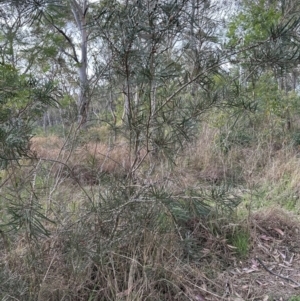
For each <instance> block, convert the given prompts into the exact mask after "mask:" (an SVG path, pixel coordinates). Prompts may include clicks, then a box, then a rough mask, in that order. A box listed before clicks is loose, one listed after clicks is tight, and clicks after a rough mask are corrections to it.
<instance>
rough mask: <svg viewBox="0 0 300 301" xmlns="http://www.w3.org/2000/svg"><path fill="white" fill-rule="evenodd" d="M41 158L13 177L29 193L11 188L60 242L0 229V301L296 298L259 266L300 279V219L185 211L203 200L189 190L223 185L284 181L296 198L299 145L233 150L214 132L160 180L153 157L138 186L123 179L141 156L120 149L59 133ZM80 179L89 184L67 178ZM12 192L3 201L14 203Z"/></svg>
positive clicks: (43, 141)
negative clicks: (70, 141)
mask: <svg viewBox="0 0 300 301" xmlns="http://www.w3.org/2000/svg"><path fill="white" fill-rule="evenodd" d="M32 150H33V151H34V152H35V153H36V156H37V158H43V159H45V160H44V161H42V163H41V162H39V163H37V165H36V168H35V169H32V171H31V172H30V173H28V175H27V176H26V171H25V170H24V172H23V173H21V172H19V171H18V172H17V171H15V177H14V178H13V177H11V179H12V181H19V180H18V179H21V178H22V179H24V181H23V182H20V181H19V182H18V183H22V185H23V186H24V191H26V193H24V192H23V191H22V192H20V193H19V192H18V191H21V189H20V186H14V187H15V188H17V189H16V191H14V192H13V193H14V195H13V196H14V197H15V196H16V197H17V198H20V200H24V201H26V200H28V196H27V194H28V195H29V196H30V195H34V196H36V198H37V199H38V201H39V202H40V204H41V212H43V213H45V214H46V216H47V218H49V219H51V220H53V221H55V224H52V223H49V222H47V221H43V222H44V223H45V224H46V226H47V228H48V229H49V230H51V236H50V237H42V236H41V237H38V238H37V240H29V239H24V237H26V235H25V233H27V232H26V230H24V228H22V227H21V229H20V230H19V233H20V234H19V235H20V237H23V238H22V239H18V238H19V237H18V236H16V234H14V232H9V233H4V232H3V233H2V234H1V233H0V234H1V237H0V240H1V241H2V242H3V244H1V248H0V268H1V270H2V272H0V278H1V279H0V280H3V279H7V281H6V282H4V286H3V288H4V290H3V291H4V293H2V295H1V293H0V296H1V298H2V299H3V298H4V299H5V298H10V297H11V296H12V297H14V298H19V300H30V299H31V300H39V301H44V300H45V301H46V300H53V301H56V300H57V301H58V300H78V301H79V300H95V301H96V300H126V301H127V300H128V301H129V300H130V301H131V300H166V301H168V300H170V301H171V300H182V301H185V300H189V301H190V300H197V301H199V300H200V301H208V300H211V301H217V300H228V301H229V300H234V301H237V300H253V301H254V300H280V297H282V300H284V301H287V300H288V298H289V297H290V296H292V295H295V291H294V286H295V283H294V282H292V281H289V280H286V279H283V278H280V277H278V276H275V275H274V274H272V273H270V272H269V271H268V270H266V269H265V268H264V267H263V266H262V265H261V264H260V261H261V262H263V263H264V265H265V266H266V267H267V268H268V269H270V271H273V273H275V274H276V275H282V276H284V277H285V278H288V279H292V280H293V281H295V282H300V278H299V275H298V274H299V273H297V270H299V269H300V258H299V256H298V255H299V249H300V247H299V246H298V241H299V238H300V237H299V228H300V223H299V221H298V219H297V218H296V217H295V216H293V215H292V214H290V213H287V212H285V211H283V210H282V209H269V210H268V211H266V210H264V211H258V212H251V211H250V209H251V208H248V209H249V211H248V213H250V214H248V215H247V216H246V218H245V219H243V220H240V219H239V217H238V216H237V215H234V214H233V215H231V216H230V219H228V216H220V215H217V214H210V215H208V216H206V218H205V217H203V215H201V214H200V213H199V212H197V211H196V209H195V207H191V209H190V211H188V210H187V209H186V208H187V207H188V205H189V202H191V203H192V201H193V200H198V199H197V197H198V196H195V195H193V194H192V193H191V194H190V191H191V190H195V191H196V190H197V189H200V188H201V189H202V188H204V190H207V189H208V190H209V189H210V188H211V187H213V188H215V187H218V185H222V184H223V183H231V184H232V185H235V186H234V187H235V189H237V188H236V187H240V186H242V187H244V188H249V187H254V186H257V185H261V186H263V185H268V184H269V185H270V186H269V187H268V189H271V187H272V186H271V185H276V184H278V183H282V181H283V179H285V181H288V185H286V184H285V186H284V187H285V188H284V189H289V190H292V191H293V192H294V191H297V190H298V189H299V187H298V185H299V167H300V166H299V164H300V163H299V159H298V156H297V152H296V150H295V149H292V148H288V147H280V148H274V147H273V145H272V143H270V144H269V145H266V144H263V143H257V144H255V145H247V146H245V147H239V146H233V147H232V148H230V149H229V150H228V151H227V152H226V153H225V152H224V151H222V150H221V149H220V148H219V145H218V131H217V130H216V129H214V128H211V127H209V126H208V125H206V126H204V127H203V129H202V133H201V135H200V136H199V139H198V140H197V141H195V142H194V143H192V144H190V147H189V148H188V149H186V150H185V151H184V152H182V153H181V154H178V157H177V161H176V163H177V165H176V166H175V167H174V166H173V168H166V166H167V165H166V163H165V161H164V160H157V161H156V162H155V164H154V165H155V172H154V173H152V174H151V173H150V172H149V173H147V172H148V170H147V168H148V167H149V166H150V165H151V164H150V163H153V162H154V161H153V162H150V161H151V160H152V159H153V158H151V157H150V156H149V161H147V160H148V158H147V160H145V164H144V165H143V166H141V171H140V173H137V174H138V175H141V177H142V176H145V175H147V178H146V177H145V181H144V182H143V179H141V180H140V181H139V182H137V183H134V184H132V183H128V182H126V179H124V175H126V174H127V173H128V171H130V169H131V166H132V160H134V158H130V149H129V146H128V144H127V143H125V142H123V141H119V142H118V143H115V144H114V145H106V144H104V143H103V142H99V143H96V142H88V143H85V144H84V145H80V146H77V147H74V148H72V147H70V146H68V145H67V143H65V141H63V139H60V138H58V137H55V136H51V137H47V138H41V137H35V138H33V139H32ZM139 155H140V156H141V157H143V154H141V153H140V154H139ZM47 160H48V162H47ZM53 161H61V162H62V163H63V164H62V165H59V164H58V166H65V165H67V166H68V169H67V170H68V172H69V174H67V175H66V174H65V171H66V170H65V169H64V168H61V169H59V168H58V167H57V166H56V167H55V168H54V167H53V166H54V165H51V164H55V163H53ZM149 162H150V163H149ZM44 163H45V164H44ZM24 173H25V174H24ZM102 174H105V175H109V177H108V179H107V178H101V175H102ZM72 177H73V178H74V179H76V181H77V183H79V184H80V185H75V186H74V185H73V184H74V183H72V182H68V181H67V179H68V178H72ZM45 178H47V181H46V180H45ZM120 179H122V180H120ZM57 183H59V184H57ZM71 184H72V185H71ZM18 185H20V184H18ZM287 186H288V187H287ZM11 187H12V186H9V187H8V188H7V189H8V190H5V189H2V191H1V195H2V196H3V197H7V195H8V193H12V192H11V191H12V189H11ZM15 188H14V189H15ZM9 189H10V190H9ZM268 197H269V198H270V197H271V195H270V194H269V195H268ZM204 199H205V197H204ZM195 203H197V201H195ZM28 204H29V203H26V206H27V205H28ZM26 206H24V208H28V207H26ZM28 206H29V205H28ZM235 212H236V211H235ZM22 231H23V232H22ZM240 233H242V234H243V233H246V234H248V233H249V242H248V241H246V242H244V243H246V244H247V243H248V244H249V245H246V246H245V247H246V248H245V250H246V255H245V254H243V256H242V255H241V254H242V253H241V252H240V251H241V250H238V248H239V246H238V245H234V242H235V240H234V239H235V238H239V235H240ZM242 247H243V246H242ZM257 258H259V260H260V261H259V260H258V259H257ZM16 292H17V293H16ZM16 294H17V295H18V296H17V297H16ZM272 298H273V299H272Z"/></svg>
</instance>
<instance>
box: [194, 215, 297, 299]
mask: <svg viewBox="0 0 300 301" xmlns="http://www.w3.org/2000/svg"><path fill="white" fill-rule="evenodd" d="M247 222H248V226H249V228H250V244H251V247H250V250H249V253H248V254H247V255H246V256H245V257H244V258H243V259H236V258H235V257H234V256H233V257H232V258H231V263H230V262H228V267H227V268H226V270H224V271H223V272H219V274H218V276H217V277H216V279H215V280H214V281H213V282H214V287H215V290H214V292H213V293H212V292H209V291H208V290H207V289H206V287H205V285H204V286H203V287H201V288H200V289H199V295H197V294H195V300H199V301H203V300H231V301H242V300H257V301H258V300H261V301H288V300H293V301H297V300H300V222H299V220H298V219H297V218H296V217H295V216H292V215H291V213H287V212H285V211H282V210H281V209H269V210H267V211H260V212H257V213H253V214H251V215H250V216H249V217H248V220H247ZM212 268H213V267H212ZM209 282H210V283H209ZM206 283H207V285H208V286H211V281H206ZM200 291H201V292H200Z"/></svg>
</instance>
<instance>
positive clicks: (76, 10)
mask: <svg viewBox="0 0 300 301" xmlns="http://www.w3.org/2000/svg"><path fill="white" fill-rule="evenodd" d="M87 2H88V1H87V0H84V1H83V3H82V6H80V5H79V3H78V2H77V1H76V0H73V1H71V8H72V13H73V15H74V18H75V21H76V25H77V27H78V29H79V31H80V38H81V41H80V50H81V58H80V63H79V66H78V75H79V83H80V92H79V97H78V104H77V106H78V122H79V124H81V125H83V124H85V123H86V121H87V117H88V111H89V105H90V97H89V93H88V90H89V89H88V88H89V82H88V74H87V63H88V62H87V41H88V33H87V28H86V13H87V9H88V3H87Z"/></svg>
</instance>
